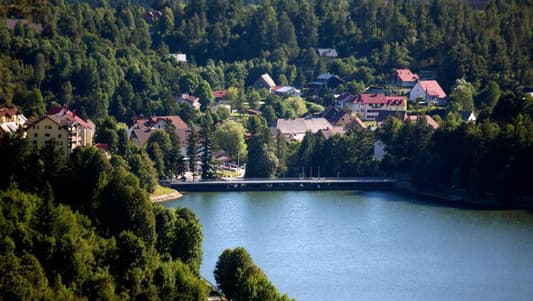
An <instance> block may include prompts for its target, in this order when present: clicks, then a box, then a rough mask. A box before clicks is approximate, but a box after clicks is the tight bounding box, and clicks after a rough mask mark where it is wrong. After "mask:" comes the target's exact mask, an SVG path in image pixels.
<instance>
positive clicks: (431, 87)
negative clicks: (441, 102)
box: [417, 80, 446, 98]
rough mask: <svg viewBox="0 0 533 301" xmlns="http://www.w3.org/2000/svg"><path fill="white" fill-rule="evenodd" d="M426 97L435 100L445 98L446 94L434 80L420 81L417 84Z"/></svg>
mask: <svg viewBox="0 0 533 301" xmlns="http://www.w3.org/2000/svg"><path fill="white" fill-rule="evenodd" d="M417 85H420V88H422V90H424V91H425V92H426V94H427V95H428V96H431V97H437V98H446V93H444V90H442V88H441V86H440V85H439V83H438V82H437V81H436V80H421V81H419V82H418V83H417Z"/></svg>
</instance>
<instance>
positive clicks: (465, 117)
mask: <svg viewBox="0 0 533 301" xmlns="http://www.w3.org/2000/svg"><path fill="white" fill-rule="evenodd" d="M459 116H461V119H462V120H464V121H468V119H469V118H470V116H473V117H474V119H475V118H476V115H475V114H474V112H473V111H459Z"/></svg>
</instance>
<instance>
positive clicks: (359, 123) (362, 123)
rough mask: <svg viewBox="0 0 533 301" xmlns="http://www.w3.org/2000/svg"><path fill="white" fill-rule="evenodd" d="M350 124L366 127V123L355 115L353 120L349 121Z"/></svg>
mask: <svg viewBox="0 0 533 301" xmlns="http://www.w3.org/2000/svg"><path fill="white" fill-rule="evenodd" d="M350 125H352V126H353V125H357V126H358V127H360V128H362V129H366V128H367V126H366V124H365V123H364V122H363V121H362V120H361V118H359V117H357V116H356V117H355V118H354V119H353V121H352V122H351V123H350Z"/></svg>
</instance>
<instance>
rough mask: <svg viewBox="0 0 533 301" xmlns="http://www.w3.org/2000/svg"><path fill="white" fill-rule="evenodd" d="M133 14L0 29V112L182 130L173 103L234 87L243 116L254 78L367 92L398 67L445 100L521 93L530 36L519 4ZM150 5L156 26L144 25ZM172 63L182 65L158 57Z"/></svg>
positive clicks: (98, 14) (190, 7) (164, 5)
mask: <svg viewBox="0 0 533 301" xmlns="http://www.w3.org/2000/svg"><path fill="white" fill-rule="evenodd" d="M215 3H216V2H215ZM138 4H140V3H139V2H135V3H131V4H126V3H120V5H118V4H117V6H116V7H113V6H109V5H106V3H105V2H101V3H97V4H95V5H94V6H90V5H88V4H86V3H79V2H78V1H67V2H66V3H63V4H62V5H56V4H55V3H53V2H47V3H43V4H41V5H42V6H43V7H42V9H39V10H35V11H34V12H32V15H31V19H32V20H33V21H34V22H37V23H41V24H42V25H43V31H42V32H38V31H36V30H34V29H33V28H32V27H31V26H27V25H23V24H22V23H20V24H19V26H17V27H16V28H15V29H14V30H11V29H8V28H7V27H6V26H5V24H2V25H1V26H0V37H2V38H1V39H0V51H1V52H2V54H3V55H2V56H1V57H0V72H1V74H2V79H3V81H2V83H1V84H0V102H2V103H6V104H12V105H16V106H18V107H20V108H23V109H24V111H25V113H26V115H28V116H31V115H32V114H40V113H42V112H44V110H45V108H46V106H47V105H48V104H50V103H51V102H57V103H59V104H68V105H69V106H70V107H71V108H74V109H77V110H78V113H79V114H80V115H81V116H84V117H86V116H89V117H92V118H93V120H94V119H96V117H105V116H108V115H112V116H115V117H116V118H117V120H118V121H126V122H127V121H129V120H130V119H131V117H133V116H134V115H138V114H141V113H142V114H144V115H145V116H150V115H154V114H158V115H159V114H160V113H166V114H175V113H179V114H180V115H182V117H184V119H185V120H186V121H188V122H189V121H190V117H189V116H186V115H189V114H190V113H191V112H190V111H187V110H186V108H185V107H181V106H177V105H176V103H175V101H174V100H175V96H176V95H177V94H179V93H190V94H197V95H196V96H198V97H200V99H201V101H202V102H203V104H204V105H203V109H202V110H205V109H207V108H209V107H210V106H211V105H212V102H213V98H212V94H211V93H210V92H211V90H212V89H213V90H215V89H224V88H229V87H235V88H237V89H238V91H241V92H242V93H240V95H239V97H237V98H235V100H238V102H237V103H238V104H239V105H240V106H242V107H243V108H244V105H245V103H246V102H245V101H246V100H249V98H250V97H246V98H244V97H242V96H243V95H244V94H245V93H244V91H246V90H247V87H248V86H251V85H252V84H253V82H254V81H255V80H256V79H257V78H258V77H259V76H260V75H261V74H263V73H270V74H272V75H273V77H274V79H275V80H276V82H278V83H279V84H291V85H296V86H298V87H303V86H305V84H306V83H308V82H309V81H311V80H313V79H314V78H315V77H316V75H317V74H318V73H321V72H325V71H330V72H334V73H337V74H339V75H340V76H341V77H342V78H343V79H344V80H346V82H347V83H362V84H364V85H368V84H371V83H373V82H382V81H384V80H386V79H387V78H388V76H389V74H390V71H391V69H393V68H396V67H403V66H408V67H410V68H411V69H413V70H414V71H419V70H430V71H434V72H435V73H436V74H437V77H438V79H439V82H441V84H443V86H444V88H445V90H446V91H449V92H451V91H452V87H453V85H454V84H455V81H456V79H458V78H464V79H465V80H467V81H468V82H470V83H472V85H473V87H474V88H476V90H480V88H483V87H486V86H487V84H488V83H489V82H491V81H492V82H494V83H497V84H498V85H499V86H500V87H501V88H503V89H509V88H512V87H515V86H519V85H523V86H528V85H532V84H533V82H532V81H533V79H532V68H533V67H532V65H531V61H532V60H531V53H530V52H529V50H528V49H529V48H530V40H531V32H533V30H531V26H532V25H531V22H523V20H530V19H531V15H532V13H533V12H532V9H531V6H530V5H527V3H526V2H523V1H511V2H509V3H503V2H501V1H500V2H498V1H493V2H490V3H489V4H488V5H487V7H486V8H483V9H475V8H472V7H470V6H469V5H468V4H467V3H463V2H455V1H449V0H445V1H437V2H435V3H433V2H427V1H415V2H412V1H399V2H395V3H394V5H389V3H388V2H387V1H374V2H368V1H341V2H335V3H333V2H331V3H330V2H323V1H311V2H309V1H296V2H290V1H274V2H266V3H261V4H257V3H255V2H249V1H245V2H238V1H237V2H232V3H231V4H225V5H218V4H212V3H206V4H205V5H195V4H194V3H182V4H180V5H177V4H176V3H173V2H166V1H161V3H159V4H156V3H144V4H145V5H146V6H147V7H140V6H137V5H138ZM150 5H154V6H155V7H157V8H158V9H160V10H161V12H162V16H161V17H160V18H159V19H153V20H148V22H146V21H145V20H143V19H142V14H143V13H144V12H145V11H146V10H147V9H148V6H150ZM340 7H342V9H341V8H340ZM10 13H12V14H13V15H8V16H9V17H18V18H26V17H28V18H29V17H30V16H28V15H20V12H16V11H12V12H11V11H10ZM502 20H505V22H503V21H502ZM319 47H321V48H325V47H334V48H335V49H336V50H337V51H338V53H339V54H340V58H339V59H337V60H336V61H335V62H332V63H328V62H327V60H326V59H325V58H319V57H318V55H317V53H316V49H317V48H319ZM179 52H182V53H186V54H187V56H188V58H189V63H188V64H183V63H177V62H176V61H174V60H173V59H171V58H170V57H169V54H170V53H179ZM246 95H248V93H246ZM169 96H170V97H169ZM250 99H251V100H253V99H254V98H250ZM489 102H490V101H489ZM256 104H257V101H252V102H249V105H250V106H252V107H255V106H256ZM180 107H181V108H180ZM182 109H183V110H182ZM241 111H242V110H241ZM276 111H278V110H276ZM278 112H279V111H278ZM281 115H282V116H285V114H281Z"/></svg>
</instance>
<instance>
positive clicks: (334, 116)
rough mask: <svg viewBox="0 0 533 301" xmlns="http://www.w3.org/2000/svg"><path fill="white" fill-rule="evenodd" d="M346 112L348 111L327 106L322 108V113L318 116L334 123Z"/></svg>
mask: <svg viewBox="0 0 533 301" xmlns="http://www.w3.org/2000/svg"><path fill="white" fill-rule="evenodd" d="M346 114H348V113H346V111H344V110H343V109H339V108H335V107H332V106H329V107H327V108H326V110H324V112H322V114H320V116H321V117H324V118H326V120H327V121H329V122H330V123H331V124H336V123H337V122H338V121H339V120H341V118H342V117H344V116H345V115H346Z"/></svg>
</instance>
